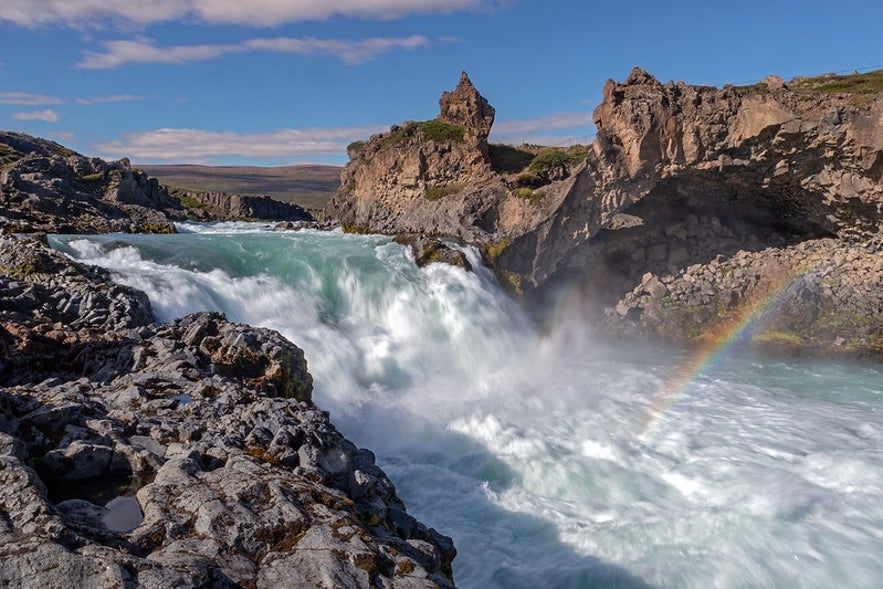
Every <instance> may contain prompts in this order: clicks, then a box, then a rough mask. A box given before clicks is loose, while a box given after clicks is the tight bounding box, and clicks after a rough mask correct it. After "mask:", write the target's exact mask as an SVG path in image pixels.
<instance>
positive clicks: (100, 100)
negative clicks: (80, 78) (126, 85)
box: [77, 94, 147, 105]
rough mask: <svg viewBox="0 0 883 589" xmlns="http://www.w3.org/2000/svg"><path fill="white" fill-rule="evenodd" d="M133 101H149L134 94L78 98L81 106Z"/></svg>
mask: <svg viewBox="0 0 883 589" xmlns="http://www.w3.org/2000/svg"><path fill="white" fill-rule="evenodd" d="M131 100H147V97H146V96H133V95H132V94H111V95H110V96H95V97H93V98H77V102H78V103H79V104H85V105H89V104H105V103H108V102H128V101H131Z"/></svg>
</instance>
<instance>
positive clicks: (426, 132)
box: [417, 119, 466, 141]
mask: <svg viewBox="0 0 883 589" xmlns="http://www.w3.org/2000/svg"><path fill="white" fill-rule="evenodd" d="M417 130H418V131H420V133H421V134H422V135H423V138H424V139H429V140H431V141H463V138H464V137H465V136H466V127H463V126H461V125H452V124H451V123H445V122H444V121H439V120H438V119H430V120H428V121H423V122H422V123H417Z"/></svg>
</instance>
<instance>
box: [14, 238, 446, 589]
mask: <svg viewBox="0 0 883 589" xmlns="http://www.w3.org/2000/svg"><path fill="white" fill-rule="evenodd" d="M0 297H2V301H0V302H2V304H0V585H3V586H14V587H34V588H36V587H40V588H42V587H90V588H91V587H96V588H97V587H107V588H111V587H114V588H116V587H268V588H269V587H280V586H291V587H327V588H332V587H391V588H392V587H427V588H429V587H453V583H452V580H451V561H452V559H453V557H454V555H455V551H454V548H453V545H452V543H451V540H450V539H449V538H446V537H445V536H442V535H441V534H439V533H438V532H436V531H435V530H432V529H428V528H426V527H425V526H424V525H423V524H420V523H419V522H417V521H415V520H414V518H413V517H411V516H410V515H408V514H407V512H406V510H405V507H404V505H403V504H402V502H401V500H400V499H399V498H398V497H397V495H396V492H395V488H394V487H393V485H392V483H391V482H390V481H389V479H388V478H387V477H386V475H385V474H384V473H383V471H382V470H381V469H380V468H378V467H377V466H376V465H375V463H374V457H373V455H372V454H371V452H369V451H367V450H362V449H358V448H356V447H355V446H354V445H353V444H351V443H350V442H349V441H347V440H346V439H345V438H343V436H341V435H340V433H338V432H337V430H336V429H335V428H334V426H333V425H332V424H331V423H330V421H329V419H328V415H327V414H326V413H324V412H322V411H319V410H318V409H317V408H316V407H315V406H314V405H313V404H312V402H311V400H310V396H311V390H312V379H311V377H310V375H309V373H308V372H307V367H306V362H305V360H304V356H303V352H302V351H301V350H300V349H299V348H297V347H296V346H294V345H293V344H291V343H290V342H288V341H287V340H285V339H284V338H283V337H281V336H280V335H279V334H278V333H276V332H274V331H271V330H267V329H256V328H252V327H249V326H246V325H240V324H233V323H229V322H228V321H227V320H226V319H225V318H224V316H223V315H220V314H217V313H199V314H195V315H189V316H186V317H183V318H181V319H178V320H176V321H174V322H172V323H170V324H154V323H153V322H152V319H151V312H150V305H149V302H148V300H147V298H146V296H145V295H144V294H143V293H141V292H139V291H136V290H133V289H130V288H127V287H123V286H119V285H114V284H113V283H112V282H111V281H110V279H109V275H108V274H107V273H106V272H105V271H103V270H100V269H96V268H91V267H86V266H83V265H80V264H77V263H74V262H72V261H70V260H69V259H67V258H65V257H64V256H62V255H61V254H58V253H57V252H54V251H52V250H50V249H48V248H47V247H46V246H45V245H43V244H41V243H39V242H37V241H34V240H28V239H24V238H17V237H12V236H5V235H0Z"/></svg>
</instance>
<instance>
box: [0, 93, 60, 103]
mask: <svg viewBox="0 0 883 589" xmlns="http://www.w3.org/2000/svg"><path fill="white" fill-rule="evenodd" d="M61 103H62V100H61V98H57V97H55V96H44V95H42V94H30V93H28V92H0V104H26V105H29V106H36V105H40V104H61Z"/></svg>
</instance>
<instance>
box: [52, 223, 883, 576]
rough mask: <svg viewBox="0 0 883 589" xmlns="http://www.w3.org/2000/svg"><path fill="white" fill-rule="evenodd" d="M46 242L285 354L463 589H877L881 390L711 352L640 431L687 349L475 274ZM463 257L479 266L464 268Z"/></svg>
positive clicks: (382, 241) (296, 250)
mask: <svg viewBox="0 0 883 589" xmlns="http://www.w3.org/2000/svg"><path fill="white" fill-rule="evenodd" d="M181 229H182V230H185V231H189V232H190V233H186V234H179V235H153V236H133V235H126V236H122V235H103V236H89V237H82V236H57V237H53V238H52V243H53V245H54V246H55V247H57V248H59V249H61V250H63V251H65V252H67V253H69V254H70V255H72V256H73V257H75V258H77V259H80V260H82V261H85V262H89V263H94V264H98V265H101V266H104V267H107V268H109V269H111V270H112V271H113V272H114V273H115V275H116V277H117V279H118V280H119V281H120V282H123V283H126V284H129V285H132V286H135V287H138V288H141V289H143V290H145V291H146V292H147V293H148V295H149V296H150V299H151V302H152V304H153V306H154V310H155V313H156V315H157V318H158V319H161V320H168V319H171V318H173V317H175V316H178V315H181V314H184V313H188V312H193V311H198V310H207V309H210V310H219V311H223V312H225V313H226V314H227V316H228V317H229V318H230V319H231V320H236V321H243V322H247V323H251V324H255V325H262V326H266V327H271V328H274V329H277V330H279V331H280V332H281V333H283V334H284V335H285V336H286V337H288V338H289V339H291V340H292V341H293V342H295V343H296V344H298V345H299V346H301V347H302V348H304V350H305V351H306V355H307V360H308V363H309V368H310V371H311V372H312V373H313V375H314V378H315V393H314V399H315V401H316V403H317V404H318V405H320V406H322V407H323V408H326V409H329V410H330V411H331V413H332V418H333V419H334V421H335V423H336V424H337V425H338V427H339V428H340V429H341V431H343V432H344V433H345V434H346V435H347V436H348V437H349V438H350V439H352V440H353V441H354V442H356V443H357V444H359V445H362V446H365V447H369V448H371V449H372V450H374V451H375V452H376V453H377V455H378V462H379V463H380V465H381V466H382V467H383V468H384V469H385V470H386V472H387V473H388V474H389V475H390V477H391V478H392V479H393V481H394V482H395V483H396V486H397V488H398V490H399V494H400V495H401V496H402V497H403V499H404V500H405V501H406V503H407V505H408V508H409V511H410V512H411V513H413V514H414V515H416V516H417V517H418V518H419V519H421V520H422V521H424V522H426V523H427V524H429V525H431V526H434V527H436V528H438V529H439V530H441V531H442V532H444V533H447V534H449V535H451V536H453V537H454V540H455V543H456V545H457V548H458V550H459V552H460V554H459V556H458V557H457V559H456V560H455V563H454V574H455V579H456V581H457V583H458V585H459V586H461V587H474V588H485V587H500V588H510V587H525V588H526V587H538V586H544V587H580V588H582V587H638V588H640V587H677V588H681V587H696V588H705V587H868V588H871V587H875V588H879V587H883V373H881V372H880V371H879V370H877V369H876V368H874V367H868V366H860V365H845V364H836V363H825V362H815V363H811V362H798V361H793V362H783V361H777V360H769V359H763V358H756V357H754V358H752V357H742V358H729V359H727V360H726V361H724V362H722V363H721V364H719V365H718V366H717V367H716V369H715V371H714V372H713V373H710V374H704V375H700V376H699V377H698V378H697V379H696V380H695V381H694V382H693V383H692V385H691V386H690V387H688V388H686V389H685V392H684V394H683V396H682V398H681V399H680V400H679V402H678V403H677V404H675V405H674V406H673V407H672V409H670V410H669V411H668V412H667V413H666V414H665V415H664V416H662V417H661V421H660V423H659V427H658V429H657V430H656V433H655V435H653V436H649V437H644V436H641V435H640V434H641V426H642V424H644V423H646V421H647V417H648V412H650V411H652V408H653V407H654V406H657V405H658V399H657V397H658V395H659V394H660V390H661V389H662V388H663V385H664V383H665V381H666V379H667V378H668V377H669V376H670V375H671V374H672V373H673V372H674V371H675V370H676V369H677V367H678V366H679V365H681V364H683V363H685V362H686V361H687V360H688V356H687V354H686V353H685V352H682V351H678V350H670V349H659V348H653V347H635V346H630V347H629V349H613V348H608V347H605V346H604V345H602V344H601V343H599V342H597V341H593V339H592V338H591V337H587V336H585V334H584V330H583V328H582V327H581V326H579V325H578V324H576V323H574V321H573V320H570V321H564V322H562V324H563V325H566V328H565V327H562V328H560V329H557V330H554V331H553V332H552V333H551V334H549V335H546V336H540V335H539V334H537V333H535V332H534V331H533V330H532V329H531V327H530V325H529V322H528V321H526V320H525V318H524V317H523V316H522V315H521V314H520V312H519V310H518V309H517V307H516V306H515V305H513V304H512V303H511V302H510V301H509V300H508V299H507V298H506V297H505V296H504V295H503V294H502V293H500V292H499V291H498V289H497V288H496V286H495V285H494V283H493V280H492V279H491V278H490V276H489V274H488V273H487V272H486V271H485V270H483V269H481V268H479V272H477V273H466V272H464V271H462V270H460V269H458V268H454V267H450V266H447V265H441V264H433V265H431V266H429V267H427V268H424V269H417V268H416V267H415V265H414V264H413V262H412V260H411V259H410V258H409V257H408V255H407V254H406V253H405V250H404V249H403V248H402V247H400V246H398V245H397V244H394V243H391V242H390V240H389V239H388V238H383V237H377V236H357V235H344V234H340V233H321V232H315V231H301V232H297V233H272V232H268V231H266V228H264V227H262V226H259V225H247V224H224V225H185V226H182V227H181ZM472 261H473V263H474V264H476V265H477V264H478V260H476V259H473V260H472Z"/></svg>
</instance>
